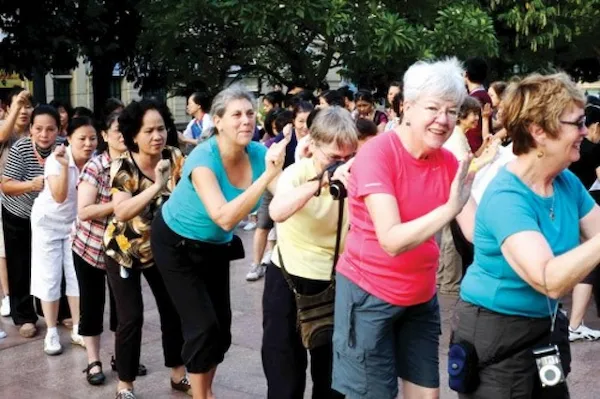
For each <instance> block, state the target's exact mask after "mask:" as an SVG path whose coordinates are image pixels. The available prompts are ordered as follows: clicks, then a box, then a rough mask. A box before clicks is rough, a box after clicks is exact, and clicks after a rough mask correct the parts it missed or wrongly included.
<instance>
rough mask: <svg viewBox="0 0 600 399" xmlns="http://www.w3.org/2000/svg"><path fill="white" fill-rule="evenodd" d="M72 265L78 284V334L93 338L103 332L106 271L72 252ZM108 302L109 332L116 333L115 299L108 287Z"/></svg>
mask: <svg viewBox="0 0 600 399" xmlns="http://www.w3.org/2000/svg"><path fill="white" fill-rule="evenodd" d="M73 264H74V265H75V273H76V274H77V281H78V282H79V313H80V315H79V334H80V335H83V336H84V337H95V336H97V335H100V334H102V332H103V330H104V305H105V301H106V286H107V285H108V284H107V283H106V270H104V269H100V268H98V267H94V266H92V265H90V264H89V263H87V262H86V261H85V260H84V259H83V258H82V257H81V256H79V255H78V254H77V253H75V252H73ZM108 297H109V302H110V325H109V326H110V330H111V331H117V312H116V309H115V298H114V295H113V293H112V289H111V288H110V285H108Z"/></svg>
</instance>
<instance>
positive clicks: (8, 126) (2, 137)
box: [0, 105, 21, 143]
mask: <svg viewBox="0 0 600 399" xmlns="http://www.w3.org/2000/svg"><path fill="white" fill-rule="evenodd" d="M19 112H21V107H20V106H17V105H15V106H14V107H11V109H10V112H9V113H8V115H7V116H6V119H5V120H4V122H3V123H2V125H0V142H2V143H4V142H5V141H6V140H8V139H9V138H10V136H12V134H13V132H14V130H15V123H16V122H17V118H18V117H19Z"/></svg>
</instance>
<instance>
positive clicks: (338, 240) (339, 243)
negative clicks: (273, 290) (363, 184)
mask: <svg viewBox="0 0 600 399" xmlns="http://www.w3.org/2000/svg"><path fill="white" fill-rule="evenodd" d="M344 200H345V198H344V197H341V198H340V199H339V200H337V201H338V220H337V230H336V232H335V251H334V253H333V265H332V266H331V274H330V275H329V280H330V281H331V282H333V280H334V276H335V266H336V265H337V261H338V258H339V256H340V247H341V246H342V228H343V227H344V202H345V201H344ZM277 255H278V256H279V267H280V268H281V274H283V278H284V279H285V281H286V282H287V283H288V285H289V286H290V289H291V290H292V291H293V292H294V294H298V291H297V290H296V286H295V285H294V282H293V281H292V278H291V276H290V275H289V273H288V272H287V270H285V265H284V263H283V257H282V256H281V249H279V245H278V246H277Z"/></svg>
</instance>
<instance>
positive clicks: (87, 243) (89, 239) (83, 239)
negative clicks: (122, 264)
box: [73, 151, 111, 269]
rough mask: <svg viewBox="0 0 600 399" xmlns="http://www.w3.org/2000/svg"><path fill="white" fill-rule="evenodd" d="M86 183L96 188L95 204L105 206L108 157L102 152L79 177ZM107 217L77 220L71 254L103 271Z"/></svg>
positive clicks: (107, 183) (107, 182) (107, 192)
mask: <svg viewBox="0 0 600 399" xmlns="http://www.w3.org/2000/svg"><path fill="white" fill-rule="evenodd" d="M81 182H86V183H89V184H91V185H92V186H94V187H96V189H97V190H98V194H96V204H107V203H109V202H110V201H111V195H110V188H111V187H110V155H109V154H108V151H105V152H103V153H102V154H100V155H97V156H95V157H93V158H92V159H90V160H89V161H88V163H87V164H86V165H85V166H84V168H83V170H82V172H81V174H80V175H79V183H81ZM107 223H108V217H105V218H102V219H95V220H87V221H82V220H79V218H78V219H77V225H76V229H75V230H76V233H75V238H74V240H73V252H75V253H76V254H77V255H79V256H80V257H81V258H82V259H83V260H84V261H85V262H86V263H87V264H89V265H90V266H93V267H97V268H100V269H105V268H106V266H105V263H104V247H103V244H102V240H103V237H104V232H105V230H106V225H107Z"/></svg>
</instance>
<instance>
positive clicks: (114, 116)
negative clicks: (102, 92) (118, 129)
mask: <svg viewBox="0 0 600 399" xmlns="http://www.w3.org/2000/svg"><path fill="white" fill-rule="evenodd" d="M119 115H121V111H120V110H118V109H117V111H113V112H111V113H110V115H108V116H107V117H106V118H104V120H103V121H102V123H103V126H102V128H101V129H100V130H104V131H106V132H108V129H110V127H111V126H112V124H113V123H115V122H117V123H118V122H119ZM106 150H108V143H107V142H106V141H105V140H104V137H102V135H101V134H99V135H98V147H97V148H96V151H97V152H98V154H100V153H103V152H104V151H106Z"/></svg>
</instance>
